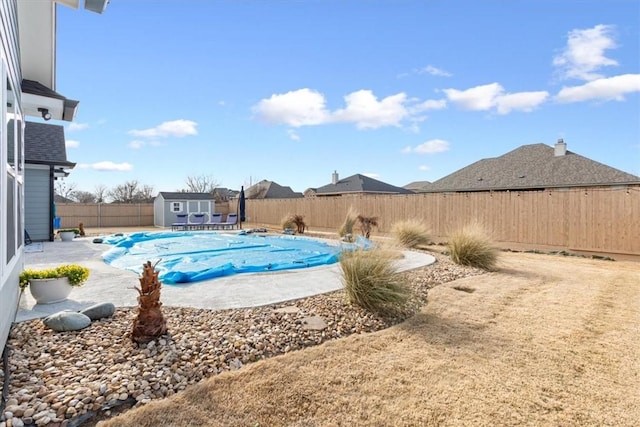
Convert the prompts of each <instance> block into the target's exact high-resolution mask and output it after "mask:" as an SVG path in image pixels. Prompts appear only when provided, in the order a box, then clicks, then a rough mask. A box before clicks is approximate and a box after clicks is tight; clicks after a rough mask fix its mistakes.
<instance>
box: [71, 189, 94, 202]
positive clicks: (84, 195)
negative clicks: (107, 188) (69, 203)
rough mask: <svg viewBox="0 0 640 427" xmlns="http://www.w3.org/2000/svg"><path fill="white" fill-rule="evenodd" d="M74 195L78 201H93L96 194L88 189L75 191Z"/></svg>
mask: <svg viewBox="0 0 640 427" xmlns="http://www.w3.org/2000/svg"><path fill="white" fill-rule="evenodd" d="M74 197H75V199H76V201H77V202H78V203H95V202H96V196H95V195H94V194H93V193H91V192H89V191H76V192H75V193H74Z"/></svg>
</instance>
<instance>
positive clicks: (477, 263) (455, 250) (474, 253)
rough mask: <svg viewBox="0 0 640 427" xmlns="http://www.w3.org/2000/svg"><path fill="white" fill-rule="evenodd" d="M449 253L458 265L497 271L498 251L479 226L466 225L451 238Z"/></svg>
mask: <svg viewBox="0 0 640 427" xmlns="http://www.w3.org/2000/svg"><path fill="white" fill-rule="evenodd" d="M448 247H449V253H450V256H451V260H452V261H453V262H455V263H456V264H461V265H468V266H471V267H478V268H482V269H483V270H487V271H493V270H495V269H496V262H497V260H498V250H497V249H496V248H495V247H493V245H492V244H491V241H490V240H489V238H488V237H487V235H486V233H485V232H484V230H483V228H482V227H481V226H479V225H478V224H469V225H466V226H464V227H462V228H460V229H458V230H456V231H455V232H454V233H452V234H451V235H450V236H449V243H448Z"/></svg>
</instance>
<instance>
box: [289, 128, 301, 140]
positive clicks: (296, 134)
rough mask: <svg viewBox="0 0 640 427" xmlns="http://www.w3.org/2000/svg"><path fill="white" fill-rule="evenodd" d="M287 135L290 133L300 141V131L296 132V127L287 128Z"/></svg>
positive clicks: (292, 137) (291, 136) (290, 136)
mask: <svg viewBox="0 0 640 427" xmlns="http://www.w3.org/2000/svg"><path fill="white" fill-rule="evenodd" d="M287 135H289V138H291V139H292V140H294V141H300V135H298V132H296V131H295V129H287Z"/></svg>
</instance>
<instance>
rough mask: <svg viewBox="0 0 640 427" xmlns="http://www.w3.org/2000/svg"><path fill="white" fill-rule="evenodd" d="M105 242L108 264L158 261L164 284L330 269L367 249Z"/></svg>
mask: <svg viewBox="0 0 640 427" xmlns="http://www.w3.org/2000/svg"><path fill="white" fill-rule="evenodd" d="M103 243H107V244H111V245H113V247H112V248H111V249H109V250H108V251H106V252H105V253H103V254H102V259H103V260H104V261H105V262H106V263H107V264H109V265H111V266H113V267H117V268H121V269H124V270H130V271H134V272H136V273H140V272H141V271H142V265H143V264H144V263H145V262H147V261H151V263H155V262H158V264H157V265H156V270H157V271H158V272H159V278H160V280H161V281H162V282H163V283H166V284H179V283H190V282H198V281H201V280H208V279H213V278H216V277H221V276H227V275H230V274H238V273H257V272H267V271H280V270H290V269H298V268H306V267H315V266H320V265H327V264H333V263H335V262H337V261H338V256H339V254H340V252H342V251H343V250H353V249H354V248H356V247H362V248H368V247H369V246H370V245H371V243H370V242H369V241H368V240H366V239H360V240H359V241H357V242H356V243H355V244H339V245H330V244H327V243H325V242H323V241H320V240H317V239H311V238H306V237H299V236H289V235H282V236H280V235H259V234H225V233H218V232H214V231H185V232H173V231H172V232H162V231H161V232H150V233H132V234H127V235H112V236H107V237H105V238H103Z"/></svg>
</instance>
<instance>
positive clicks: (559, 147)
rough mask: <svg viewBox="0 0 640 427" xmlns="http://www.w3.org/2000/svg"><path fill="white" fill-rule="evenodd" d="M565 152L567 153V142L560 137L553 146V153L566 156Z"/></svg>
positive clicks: (556, 155)
mask: <svg viewBox="0 0 640 427" xmlns="http://www.w3.org/2000/svg"><path fill="white" fill-rule="evenodd" d="M565 154H567V144H565V142H564V140H563V139H562V138H560V139H559V140H558V142H556V145H555V146H554V147H553V155H554V156H555V157H558V156H564V155H565Z"/></svg>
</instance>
